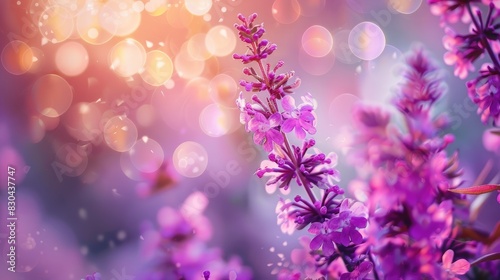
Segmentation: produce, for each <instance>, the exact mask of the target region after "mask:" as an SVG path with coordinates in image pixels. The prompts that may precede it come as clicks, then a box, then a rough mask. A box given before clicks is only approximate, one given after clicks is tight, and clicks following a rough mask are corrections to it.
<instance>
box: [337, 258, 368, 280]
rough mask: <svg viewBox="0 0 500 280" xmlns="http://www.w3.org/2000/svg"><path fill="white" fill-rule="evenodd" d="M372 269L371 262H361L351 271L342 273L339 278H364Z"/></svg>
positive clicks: (352, 279) (353, 279) (346, 279)
mask: <svg viewBox="0 0 500 280" xmlns="http://www.w3.org/2000/svg"><path fill="white" fill-rule="evenodd" d="M372 270H373V264H372V263H371V262H369V261H364V262H362V263H361V264H360V265H359V266H358V267H356V269H354V270H353V271H351V272H347V273H343V274H342V275H341V276H340V280H364V279H368V278H366V277H367V276H368V274H369V273H370V272H371V271H372Z"/></svg>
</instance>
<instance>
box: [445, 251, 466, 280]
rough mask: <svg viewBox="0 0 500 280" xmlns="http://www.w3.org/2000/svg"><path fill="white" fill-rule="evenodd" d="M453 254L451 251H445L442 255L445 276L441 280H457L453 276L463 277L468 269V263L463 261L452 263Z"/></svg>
mask: <svg viewBox="0 0 500 280" xmlns="http://www.w3.org/2000/svg"><path fill="white" fill-rule="evenodd" d="M454 254H455V253H454V252H453V251H452V250H447V251H446V252H445V253H444V254H443V269H444V271H445V272H446V276H445V278H443V279H450V280H459V278H458V277H455V275H464V274H465V273H467V271H469V269H470V264H469V262H468V261H466V260H464V259H459V260H457V261H455V262H453V255H454ZM452 262H453V263H452Z"/></svg>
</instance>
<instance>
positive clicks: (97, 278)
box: [85, 272, 102, 280]
mask: <svg viewBox="0 0 500 280" xmlns="http://www.w3.org/2000/svg"><path fill="white" fill-rule="evenodd" d="M101 279H102V278H101V274H100V273H99V272H94V273H92V274H91V275H87V276H85V280H101Z"/></svg>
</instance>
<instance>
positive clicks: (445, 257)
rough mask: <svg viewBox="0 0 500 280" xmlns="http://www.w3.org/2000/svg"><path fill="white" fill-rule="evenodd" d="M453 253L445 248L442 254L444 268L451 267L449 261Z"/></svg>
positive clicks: (451, 259)
mask: <svg viewBox="0 0 500 280" xmlns="http://www.w3.org/2000/svg"><path fill="white" fill-rule="evenodd" d="M454 255H455V253H454V252H453V250H447V251H446V252H444V254H443V268H444V269H449V268H450V267H451V262H452V261H453V256H454Z"/></svg>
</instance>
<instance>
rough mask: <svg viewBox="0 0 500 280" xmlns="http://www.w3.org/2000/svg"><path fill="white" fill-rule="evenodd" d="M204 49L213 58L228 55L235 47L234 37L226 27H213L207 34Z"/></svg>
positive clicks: (231, 31)
mask: <svg viewBox="0 0 500 280" xmlns="http://www.w3.org/2000/svg"><path fill="white" fill-rule="evenodd" d="M205 47H206V48H207V50H208V51H209V52H210V53H211V54H213V55H214V56H226V55H229V54H231V53H232V52H233V51H234V48H235V47H236V35H234V32H233V30H232V29H230V28H229V27H227V26H224V25H217V26H214V27H212V28H211V29H210V30H209V31H208V32H207V35H206V37H205Z"/></svg>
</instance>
